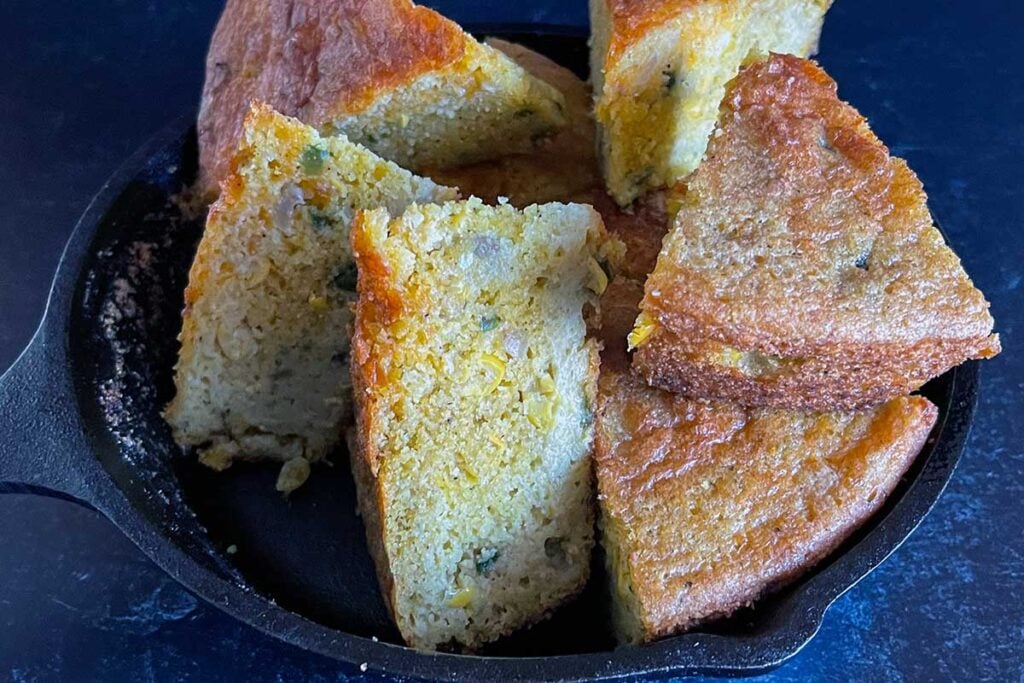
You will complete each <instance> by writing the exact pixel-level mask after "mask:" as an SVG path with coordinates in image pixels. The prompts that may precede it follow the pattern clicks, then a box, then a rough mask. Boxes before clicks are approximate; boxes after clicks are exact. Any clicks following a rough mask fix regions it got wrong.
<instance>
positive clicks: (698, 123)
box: [590, 0, 831, 205]
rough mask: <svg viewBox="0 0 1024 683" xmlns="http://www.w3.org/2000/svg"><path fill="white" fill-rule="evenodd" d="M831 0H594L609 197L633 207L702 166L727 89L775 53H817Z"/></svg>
mask: <svg viewBox="0 0 1024 683" xmlns="http://www.w3.org/2000/svg"><path fill="white" fill-rule="evenodd" d="M830 5H831V0H668V1H662V0H590V23H591V27H592V31H593V35H592V38H591V55H590V73H591V79H592V81H593V83H594V92H595V112H596V117H597V122H598V124H599V128H600V139H601V155H602V164H603V169H604V176H605V182H606V183H607V186H608V191H609V193H610V194H611V195H612V197H614V198H615V200H616V201H618V202H619V203H620V204H623V205H625V204H628V203H630V202H631V201H633V200H634V199H635V198H636V197H638V196H640V195H641V194H643V193H644V192H645V191H647V190H650V189H655V188H659V187H664V186H669V185H672V184H674V183H675V182H676V181H678V180H680V179H681V178H684V177H685V176H687V175H688V174H689V173H690V172H691V171H693V170H694V169H695V168H697V165H698V164H699V163H700V161H701V158H702V157H703V155H704V150H705V148H706V146H707V141H708V136H709V135H710V134H711V131H712V129H713V128H714V124H715V120H716V119H717V117H718V108H719V103H720V102H721V101H722V97H723V96H724V94H725V85H726V83H728V82H729V81H730V80H731V79H732V78H733V77H734V76H735V75H736V73H737V71H738V70H739V68H740V66H741V65H742V64H743V63H745V62H750V61H753V60H757V59H763V58H764V57H765V56H767V54H768V53H769V52H781V53H792V54H796V55H800V56H807V55H808V54H811V53H813V52H814V51H816V49H817V44H818V37H819V34H820V32H821V25H822V22H823V20H824V16H825V12H826V11H827V10H828V8H829V6H830Z"/></svg>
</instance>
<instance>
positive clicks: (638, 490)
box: [595, 367, 937, 642]
mask: <svg viewBox="0 0 1024 683" xmlns="http://www.w3.org/2000/svg"><path fill="white" fill-rule="evenodd" d="M936 414H937V410H936V408H935V406H933V405H932V404H931V403H929V402H928V401H927V400H926V399H924V398H921V397H918V396H910V397H901V398H897V399H894V400H892V401H890V402H888V403H885V404H883V405H881V406H878V407H875V408H873V409H871V410H868V411H864V412H859V413H820V414H813V413H798V412H793V411H785V410H773V409H749V408H743V407H741V406H738V405H735V404H727V403H705V402H702V401H696V400H693V399H689V398H685V397H682V396H676V395H674V394H670V393H668V392H665V391H661V390H659V389H654V388H652V387H649V386H647V385H646V384H644V382H643V381H642V380H641V379H640V378H638V377H636V376H635V375H633V374H632V373H630V372H629V371H626V370H606V369H605V368H604V367H602V370H601V388H600V394H599V409H598V428H597V437H596V443H597V447H596V452H595V459H596V463H597V465H596V470H597V480H598V491H599V493H598V496H599V500H600V507H601V522H600V526H601V533H602V536H601V540H602V544H603V546H604V549H605V554H606V558H607V564H608V574H609V576H610V580H611V583H612V591H611V592H612V601H613V617H614V623H615V627H616V631H617V634H618V637H619V639H620V640H621V641H623V642H638V641H649V640H653V639H655V638H659V637H662V636H667V635H671V634H674V633H678V632H680V631H683V630H686V629H689V628H692V627H693V626H696V625H699V624H701V623H702V622H705V621H707V620H710V619H713V618H715V617H722V616H726V615H729V614H731V613H732V612H734V611H735V610H736V609H738V608H740V607H743V606H745V605H748V604H749V603H751V602H752V601H754V600H756V599H757V598H758V597H759V596H761V595H762V594H764V593H765V592H767V591H770V590H772V589H775V588H778V587H781V586H782V585H784V584H786V583H788V582H790V581H793V580H794V579H796V578H798V577H799V576H800V575H801V574H803V573H805V572H806V571H808V570H809V569H810V568H811V567H813V566H814V565H816V564H817V563H819V562H820V561H821V560H822V559H823V558H825V557H826V556H828V555H829V554H830V553H831V552H832V551H833V550H835V549H836V548H837V547H838V546H839V545H840V544H841V543H842V542H843V540H845V539H846V538H847V537H848V536H849V535H850V534H851V533H852V532H853V531H854V530H855V529H856V528H857V527H858V526H860V525H861V524H862V523H863V522H864V521H865V520H867V519H868V518H869V517H870V516H871V515H872V514H873V513H874V512H875V511H876V510H877V509H878V508H879V507H880V506H881V505H882V503H883V502H884V501H885V499H886V498H887V497H888V496H889V494H890V493H891V492H892V490H893V489H894V488H895V487H896V485H897V483H898V482H899V480H900V477H901V476H902V475H903V473H904V472H905V471H906V470H907V468H908V467H909V466H910V464H911V463H912V462H913V460H914V458H915V457H916V455H917V453H918V452H919V451H920V449H921V447H922V446H923V444H924V443H925V441H926V439H927V438H928V434H929V432H930V431H931V428H932V425H933V424H934V422H935V419H936Z"/></svg>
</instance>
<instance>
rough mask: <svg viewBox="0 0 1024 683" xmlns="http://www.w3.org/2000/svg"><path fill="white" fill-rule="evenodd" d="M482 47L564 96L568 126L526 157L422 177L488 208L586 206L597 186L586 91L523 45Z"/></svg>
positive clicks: (430, 172) (493, 41)
mask: <svg viewBox="0 0 1024 683" xmlns="http://www.w3.org/2000/svg"><path fill="white" fill-rule="evenodd" d="M486 43H487V45H489V46H491V47H493V48H495V49H497V50H500V51H501V52H503V53H505V54H506V55H508V56H509V57H510V58H511V59H512V60H514V61H515V62H516V64H518V65H519V66H521V67H523V68H524V69H526V71H528V72H529V73H530V74H531V75H533V76H535V77H536V78H539V79H541V80H542V81H545V82H546V83H548V84H549V85H550V86H551V87H553V88H555V89H557V90H558V91H559V92H560V93H562V96H563V97H564V98H565V105H566V106H565V112H566V115H567V117H568V119H569V124H568V126H567V127H566V128H564V129H562V130H560V131H558V132H557V133H556V134H554V135H553V136H551V137H550V138H548V139H546V140H543V141H540V142H539V143H538V144H537V146H536V148H535V149H533V150H531V151H530V152H528V153H526V154H512V155H509V156H505V157H501V158H500V159H495V160H492V161H482V162H479V163H476V164H469V165H466V166H460V167H458V168H449V169H440V168H438V169H433V168H431V169H425V170H424V173H425V174H426V175H429V176H430V177H431V178H433V179H434V180H436V181H438V182H440V183H444V184H445V185H450V186H453V187H458V188H459V190H460V191H461V192H462V194H464V195H466V196H468V195H474V196H476V197H480V198H481V199H483V200H485V201H487V202H489V203H495V202H497V199H498V197H507V198H508V200H509V203H511V204H512V205H513V206H518V207H524V206H528V205H530V204H543V203H545V202H552V201H562V202H565V201H586V200H589V193H591V192H593V191H594V190H595V189H596V188H598V187H600V186H601V173H600V169H599V168H598V163H597V143H596V135H597V132H596V130H595V126H594V118H593V116H592V113H591V110H592V99H591V93H590V88H589V86H588V85H587V84H586V83H584V82H583V81H582V80H580V79H579V77H578V76H576V74H574V73H573V72H571V71H569V70H568V69H566V68H564V67H562V66H559V65H558V64H556V63H555V62H553V61H551V60H550V59H548V58H547V57H545V56H543V55H541V54H538V53H536V52H534V51H533V50H530V49H529V48H526V47H523V46H522V45H518V44H516V43H510V42H507V41H504V40H500V39H497V38H488V39H487V41H486Z"/></svg>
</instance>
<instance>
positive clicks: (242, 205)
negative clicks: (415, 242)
mask: <svg viewBox="0 0 1024 683" xmlns="http://www.w3.org/2000/svg"><path fill="white" fill-rule="evenodd" d="M454 197H455V191H454V190H452V189H450V188H446V187H441V186H439V185H436V184H435V183H434V182H432V181H430V180H427V179H424V178H418V177H416V176H414V175H412V174H411V173H409V172H408V171H405V170H403V169H401V168H399V167H398V166H396V165H395V164H393V163H391V162H388V161H384V160H383V159H381V158H380V157H378V156H376V155H374V154H373V153H371V152H369V151H367V150H366V149H363V148H362V147H359V146H358V145H354V144H352V143H351V142H349V141H348V140H346V139H345V138H344V137H340V136H339V137H331V138H323V137H321V136H320V135H318V134H317V132H316V131H315V130H314V129H312V128H310V127H308V126H305V125H303V124H301V123H299V122H298V121H296V120H295V119H291V118H287V117H284V116H282V115H280V114H278V113H276V112H274V111H273V110H272V109H270V108H269V107H267V106H265V105H256V106H254V107H253V109H252V111H251V113H250V114H249V116H248V118H247V119H246V124H245V131H244V137H243V139H242V141H241V144H240V147H239V149H238V152H237V154H236V157H235V160H234V168H233V172H232V174H231V175H230V176H229V177H228V179H227V180H226V181H225V183H224V192H223V193H222V194H221V196H220V198H219V199H218V201H217V202H216V203H214V205H213V206H212V208H211V209H210V213H209V217H208V219H207V224H206V230H205V232H204V233H203V239H202V241H201V242H200V245H199V249H198V252H197V254H196V257H195V261H194V262H193V264H192V269H191V271H190V272H189V284H188V288H187V289H186V291H185V312H184V320H183V324H182V330H181V335H180V340H181V352H180V355H179V357H178V363H177V366H176V367H175V386H176V388H177V395H176V396H175V397H174V400H173V401H172V402H171V404H170V405H169V406H168V408H167V411H166V417H167V421H168V422H169V423H170V425H171V426H172V428H173V430H174V438H175V440H177V441H178V443H180V444H183V445H187V446H199V447H200V449H201V455H200V458H201V460H202V461H203V462H204V463H206V464H207V465H210V466H211V467H214V468H215V469H223V468H226V467H227V466H229V465H230V464H231V462H232V460H234V459H237V458H243V459H255V458H269V459H273V460H281V461H290V460H293V459H301V460H303V461H315V460H318V459H320V458H322V457H323V456H324V455H325V453H326V452H327V451H328V450H329V449H330V448H331V446H332V445H334V443H335V442H336V441H337V440H338V438H340V430H341V428H342V423H343V420H344V419H345V418H346V416H348V415H350V404H351V399H350V395H349V380H348V351H349V337H348V330H347V326H348V325H349V324H350V323H351V319H352V315H351V312H350V308H349V306H350V304H351V303H352V302H353V301H354V300H355V285H356V272H355V262H354V259H353V257H352V251H351V244H350V234H349V231H350V227H351V222H352V219H353V217H354V215H355V212H356V210H357V209H360V208H375V207H378V206H385V207H388V210H391V211H395V212H400V211H401V210H402V209H404V207H405V206H406V205H407V204H409V203H411V202H414V201H418V202H430V201H444V200H448V199H452V198H454ZM305 473H308V466H307V467H305V468H304V467H303V463H302V462H296V463H295V464H293V465H291V466H290V467H289V468H288V469H286V470H285V472H284V474H283V477H282V480H281V482H279V483H280V485H281V486H282V487H285V488H292V487H294V485H295V483H296V480H297V479H299V480H301V479H303V478H304V474H305ZM298 483H301V481H298Z"/></svg>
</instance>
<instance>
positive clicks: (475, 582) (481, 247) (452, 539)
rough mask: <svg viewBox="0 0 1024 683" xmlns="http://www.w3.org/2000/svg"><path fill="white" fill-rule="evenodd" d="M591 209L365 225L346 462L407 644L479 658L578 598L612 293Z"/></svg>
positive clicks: (534, 209)
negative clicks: (602, 323) (591, 320)
mask: <svg viewBox="0 0 1024 683" xmlns="http://www.w3.org/2000/svg"><path fill="white" fill-rule="evenodd" d="M603 237H604V235H603V227H602V225H601V220H600V218H599V216H598V215H597V214H596V213H595V212H594V211H593V210H592V209H591V208H590V207H588V206H583V205H578V204H547V205H540V206H531V207H528V208H527V209H525V210H524V211H519V210H517V209H515V208H513V207H512V206H510V205H507V204H506V205H499V206H495V207H491V206H486V205H484V204H483V203H482V202H481V201H480V200H479V199H476V198H474V199H471V200H469V201H466V202H449V203H446V204H443V205H440V206H412V207H410V208H409V209H408V210H406V212H405V213H404V214H402V215H401V216H400V217H398V218H390V219H389V216H388V214H387V213H386V212H385V211H370V212H365V213H362V214H360V217H359V218H357V220H356V223H355V225H354V227H353V231H352V244H353V249H354V252H355V256H356V263H357V264H358V270H359V300H358V303H357V306H356V322H355V332H354V335H353V341H352V349H353V351H352V359H353V363H352V378H353V391H354V395H355V402H356V426H355V431H354V434H353V437H352V438H351V439H350V441H351V443H352V446H353V448H352V450H353V453H352V466H353V473H354V476H355V479H356V482H357V490H358V494H359V505H360V510H361V511H362V515H363V518H364V521H365V523H366V527H367V535H368V538H369V544H370V548H371V551H372V553H373V555H374V557H375V560H376V564H377V571H378V575H379V578H380V582H381V587H382V592H383V593H384V596H385V599H386V601H387V603H388V604H389V606H390V608H391V612H392V614H393V616H394V618H395V621H396V622H397V625H398V628H399V631H400V632H401V634H402V636H403V637H404V639H405V640H406V642H407V643H409V644H410V645H412V646H413V647H417V648H422V649H432V648H464V649H469V650H473V649H476V648H478V647H479V646H481V645H483V644H484V643H487V642H489V641H493V640H495V639H496V638H498V637H500V636H502V635H505V634H508V633H510V632H512V631H514V630H515V629H517V628H520V627H522V626H526V625H528V624H531V623H533V622H536V621H538V620H539V619H542V618H543V617H544V616H546V615H547V614H548V613H550V612H551V610H553V609H554V608H555V607H556V606H557V605H559V604H560V603H561V602H563V601H564V600H565V599H567V598H568V597H570V596H572V595H574V594H575V593H577V592H578V591H580V590H581V589H582V588H583V585H584V584H585V582H586V580H587V576H588V571H589V568H588V564H589V561H590V553H591V549H592V546H593V507H592V506H593V489H592V471H591V464H592V461H591V450H592V438H593V425H592V422H593V406H594V399H595V392H596V381H597V371H598V354H597V347H596V344H595V342H593V341H588V340H586V338H585V328H584V320H583V315H582V310H583V308H584V306H585V305H586V304H588V303H589V302H591V300H592V299H593V298H594V296H595V292H599V291H600V290H602V289H603V286H604V283H603V281H602V279H601V278H602V277H603V273H602V271H601V268H600V267H599V265H598V264H597V262H596V261H595V254H597V253H599V250H600V248H601V247H600V243H601V241H602V239H603Z"/></svg>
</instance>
